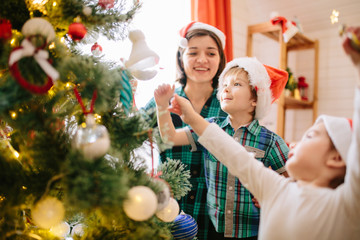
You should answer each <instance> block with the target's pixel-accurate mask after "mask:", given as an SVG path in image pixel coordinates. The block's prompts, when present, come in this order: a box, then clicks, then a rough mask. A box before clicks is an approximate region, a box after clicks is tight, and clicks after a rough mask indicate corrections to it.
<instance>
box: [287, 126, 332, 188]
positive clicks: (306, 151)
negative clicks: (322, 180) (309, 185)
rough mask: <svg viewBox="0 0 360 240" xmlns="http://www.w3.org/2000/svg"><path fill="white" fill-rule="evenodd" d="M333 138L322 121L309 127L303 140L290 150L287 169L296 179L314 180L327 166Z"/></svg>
mask: <svg viewBox="0 0 360 240" xmlns="http://www.w3.org/2000/svg"><path fill="white" fill-rule="evenodd" d="M331 146H332V143H331V139H330V137H329V135H328V133H327V131H326V128H325V125H324V123H322V122H320V123H318V124H316V125H314V126H312V127H311V128H310V129H308V130H307V131H306V132H305V134H304V136H303V137H302V139H301V141H300V142H299V143H298V144H296V146H295V147H294V148H293V149H291V150H290V152H289V156H288V161H287V162H286V170H287V172H288V174H289V175H290V177H292V178H293V179H295V180H302V181H306V182H312V181H314V180H315V179H316V178H317V176H318V175H319V174H320V173H321V171H322V169H323V168H324V167H326V165H325V163H326V161H327V160H328V159H329V158H330V157H331V152H332V151H336V150H335V149H334V148H332V147H331Z"/></svg>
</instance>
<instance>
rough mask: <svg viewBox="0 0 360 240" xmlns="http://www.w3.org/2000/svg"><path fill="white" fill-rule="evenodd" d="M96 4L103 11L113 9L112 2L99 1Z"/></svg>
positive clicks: (112, 0) (110, 0) (108, 0)
mask: <svg viewBox="0 0 360 240" xmlns="http://www.w3.org/2000/svg"><path fill="white" fill-rule="evenodd" d="M98 4H99V6H101V7H102V8H103V9H109V8H113V7H114V0H99V3H98Z"/></svg>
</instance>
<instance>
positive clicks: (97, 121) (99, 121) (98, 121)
mask: <svg viewBox="0 0 360 240" xmlns="http://www.w3.org/2000/svg"><path fill="white" fill-rule="evenodd" d="M94 118H95V121H96V123H97V124H100V123H101V115H99V114H96V113H95V114H94Z"/></svg>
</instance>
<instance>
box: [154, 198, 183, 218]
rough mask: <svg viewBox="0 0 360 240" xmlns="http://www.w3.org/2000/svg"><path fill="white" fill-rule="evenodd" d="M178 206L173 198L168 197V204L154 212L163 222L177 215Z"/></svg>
mask: <svg viewBox="0 0 360 240" xmlns="http://www.w3.org/2000/svg"><path fill="white" fill-rule="evenodd" d="M179 211H180V207H179V204H178V203H177V201H176V200H175V199H174V198H170V201H169V204H168V205H167V206H166V207H165V208H164V209H162V210H160V211H158V212H157V213H156V216H157V217H158V218H159V219H160V220H162V221H164V222H172V221H174V220H175V218H176V217H177V216H178V215H179Z"/></svg>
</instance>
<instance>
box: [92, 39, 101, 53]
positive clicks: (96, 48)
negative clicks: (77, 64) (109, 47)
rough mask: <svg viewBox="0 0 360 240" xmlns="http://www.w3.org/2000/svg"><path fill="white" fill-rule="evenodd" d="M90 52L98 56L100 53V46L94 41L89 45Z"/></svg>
mask: <svg viewBox="0 0 360 240" xmlns="http://www.w3.org/2000/svg"><path fill="white" fill-rule="evenodd" d="M91 53H92V54H93V55H94V56H95V57H98V56H100V55H101V53H102V47H101V46H100V45H99V44H98V43H97V42H96V43H95V44H94V45H92V47H91Z"/></svg>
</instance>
